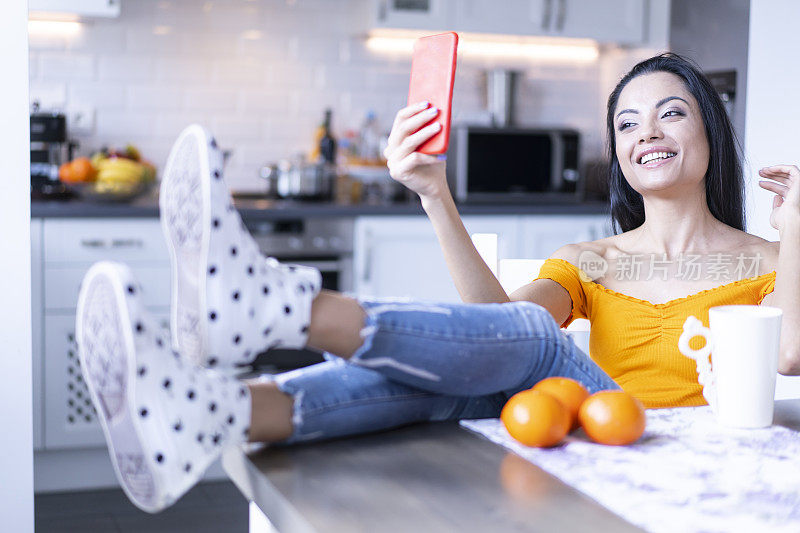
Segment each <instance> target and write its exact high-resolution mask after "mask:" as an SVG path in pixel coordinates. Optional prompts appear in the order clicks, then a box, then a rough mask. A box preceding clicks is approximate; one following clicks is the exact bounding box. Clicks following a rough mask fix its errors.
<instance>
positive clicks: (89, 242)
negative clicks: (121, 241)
mask: <svg viewBox="0 0 800 533" xmlns="http://www.w3.org/2000/svg"><path fill="white" fill-rule="evenodd" d="M81 246H83V247H84V248H105V247H106V241H104V240H102V239H81Z"/></svg>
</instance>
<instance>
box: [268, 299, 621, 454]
mask: <svg viewBox="0 0 800 533" xmlns="http://www.w3.org/2000/svg"><path fill="white" fill-rule="evenodd" d="M361 305H362V307H363V308H364V310H365V311H366V313H367V319H366V325H365V327H364V329H363V330H362V337H363V338H364V344H363V345H362V346H361V348H359V350H358V351H357V352H356V353H355V354H354V355H353V356H352V357H351V358H350V359H349V360H344V359H341V358H338V357H336V356H333V355H330V354H326V358H327V359H328V360H327V361H326V362H324V363H320V364H317V365H313V366H309V367H306V368H301V369H298V370H293V371H290V372H286V373H283V374H278V375H277V376H273V377H271V378H268V379H272V380H274V381H275V383H276V384H277V385H278V387H279V388H280V390H282V391H283V392H285V393H286V394H289V395H291V396H292V397H293V398H294V418H293V425H294V433H293V434H292V436H291V437H290V438H289V439H288V440H287V441H285V442H286V443H291V442H301V441H311V440H319V439H328V438H333V437H341V436H344V435H353V434H358V433H366V432H370V431H378V430H383V429H388V428H392V427H397V426H401V425H405V424H410V423H413V422H423V421H435V420H458V419H462V418H491V417H497V416H499V415H500V410H501V409H502V407H503V405H504V404H505V402H506V400H508V398H510V397H511V396H512V395H514V394H516V393H517V392H519V391H521V390H524V389H528V388H530V387H532V386H533V385H535V384H536V383H537V382H539V381H541V380H542V379H544V378H546V377H549V376H565V377H569V378H573V379H576V380H578V381H580V382H581V383H583V384H584V385H585V386H586V388H587V389H589V391H590V392H596V391H599V390H604V389H617V388H619V387H618V385H617V384H616V383H614V381H613V380H612V379H611V378H610V377H609V376H608V375H607V374H606V373H605V372H603V371H602V370H601V369H600V367H598V366H597V365H596V364H595V363H594V362H593V361H592V360H591V359H590V358H589V357H588V356H587V355H586V354H585V353H583V352H582V351H581V350H580V349H578V348H577V347H576V346H575V344H574V342H573V340H572V339H571V338H570V337H569V336H568V335H565V334H564V333H563V332H562V331H561V330H560V328H559V326H558V324H556V322H555V321H554V320H553V317H552V316H551V315H550V313H549V312H548V311H547V310H546V309H545V308H544V307H542V306H540V305H537V304H534V303H530V302H513V303H506V304H455V305H453V304H424V303H413V302H398V301H385V300H384V301H381V300H368V301H362V302H361Z"/></svg>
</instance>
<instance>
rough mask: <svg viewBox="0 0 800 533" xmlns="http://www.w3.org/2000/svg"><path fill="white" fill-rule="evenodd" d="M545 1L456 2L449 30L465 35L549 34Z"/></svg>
mask: <svg viewBox="0 0 800 533" xmlns="http://www.w3.org/2000/svg"><path fill="white" fill-rule="evenodd" d="M551 20H552V2H551V1H548V0H504V1H502V2H497V1H495V0H459V1H458V2H455V3H454V4H453V14H452V20H451V24H450V28H451V29H452V30H453V31H457V32H459V31H463V32H469V33H494V34H515V35H538V34H543V33H549V32H550V25H551Z"/></svg>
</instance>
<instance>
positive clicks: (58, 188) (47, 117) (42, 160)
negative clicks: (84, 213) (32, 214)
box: [31, 107, 76, 199]
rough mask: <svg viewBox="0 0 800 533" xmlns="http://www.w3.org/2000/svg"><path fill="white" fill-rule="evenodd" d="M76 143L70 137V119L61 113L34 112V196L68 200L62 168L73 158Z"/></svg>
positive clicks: (32, 135) (69, 193)
mask: <svg viewBox="0 0 800 533" xmlns="http://www.w3.org/2000/svg"><path fill="white" fill-rule="evenodd" d="M75 147H76V144H75V143H71V142H69V141H68V140H67V120H66V117H65V116H64V115H62V114H60V113H40V112H38V109H37V108H36V107H34V110H33V112H32V113H31V198H33V199H66V198H70V197H72V194H73V193H72V191H71V190H70V188H69V187H67V186H66V185H64V184H63V183H61V181H60V180H59V179H58V167H60V166H61V164H62V163H66V162H67V161H70V160H71V159H72V154H73V151H74V150H75Z"/></svg>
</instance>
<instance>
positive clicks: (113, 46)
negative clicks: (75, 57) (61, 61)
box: [65, 21, 127, 53]
mask: <svg viewBox="0 0 800 533" xmlns="http://www.w3.org/2000/svg"><path fill="white" fill-rule="evenodd" d="M126 27H127V25H126V24H123V23H121V22H117V21H103V23H102V24H94V23H84V24H83V25H82V29H81V31H80V32H79V33H78V34H77V35H75V36H73V37H70V38H68V39H67V42H66V46H65V49H67V50H72V51H76V52H93V53H96V52H98V51H102V52H104V53H112V52H113V53H122V52H124V51H125V29H126Z"/></svg>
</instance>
